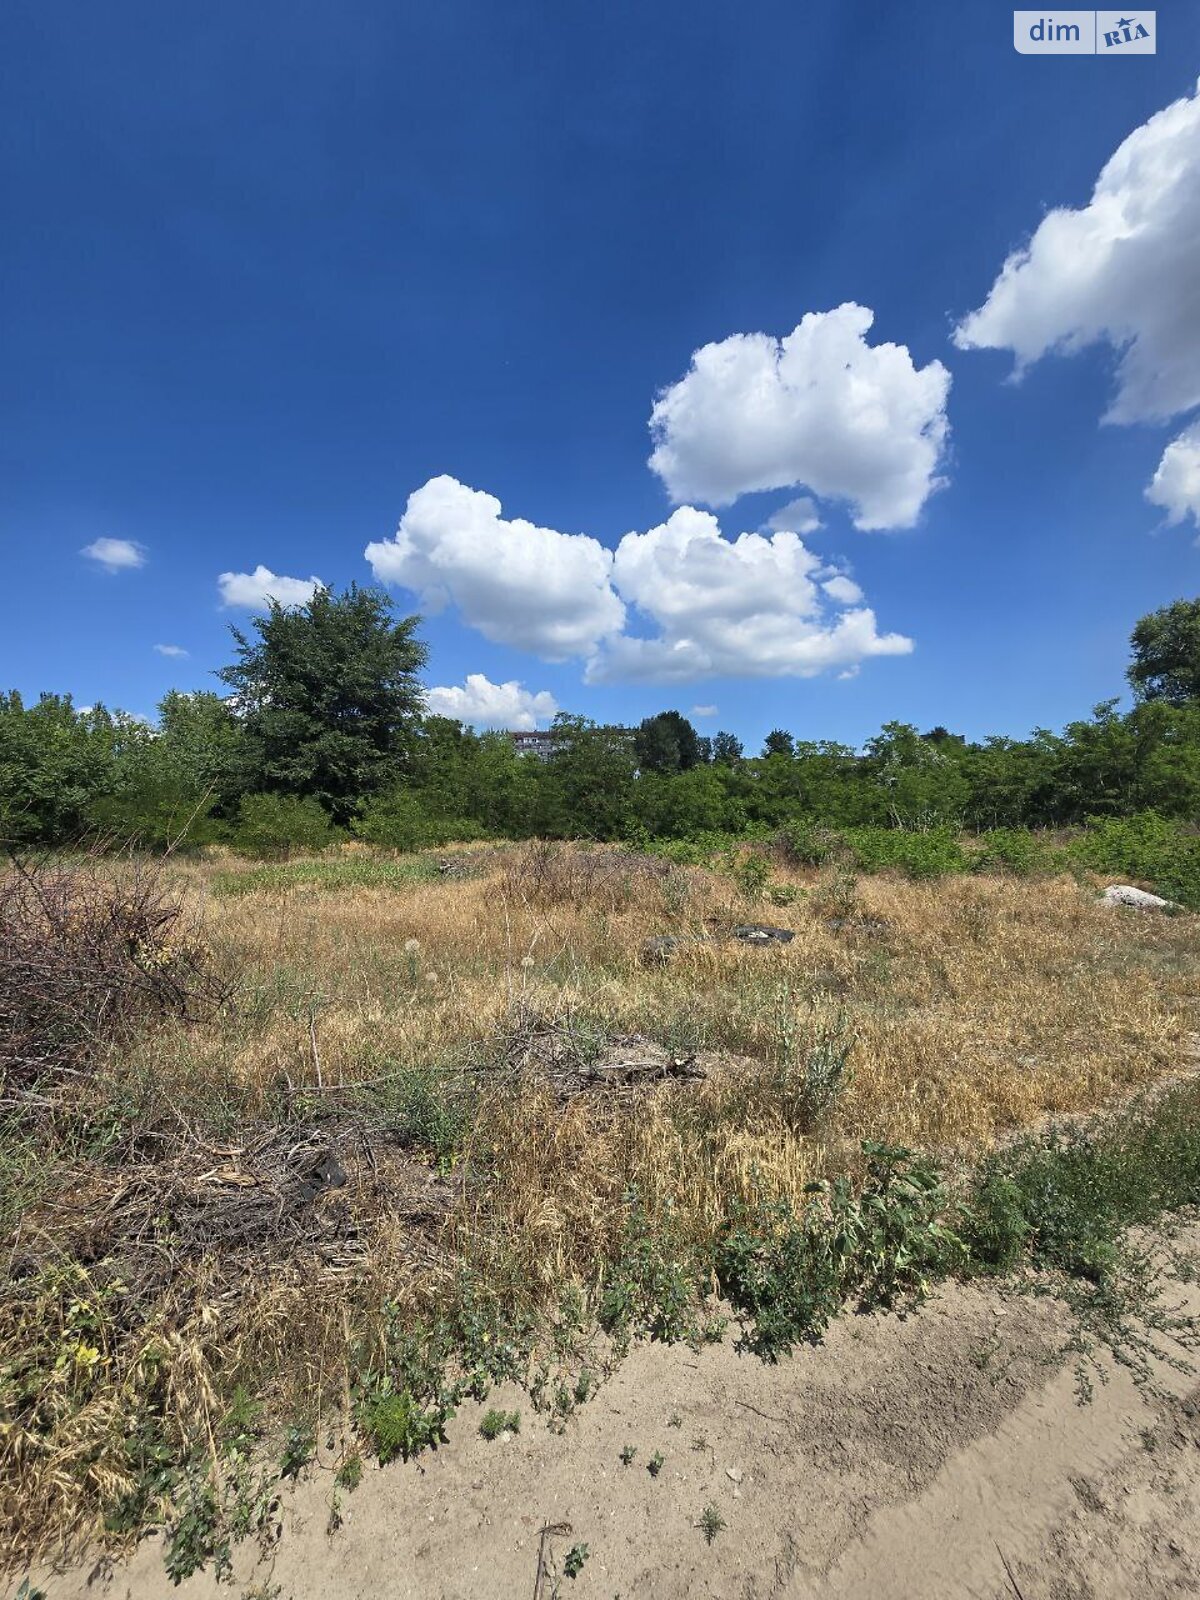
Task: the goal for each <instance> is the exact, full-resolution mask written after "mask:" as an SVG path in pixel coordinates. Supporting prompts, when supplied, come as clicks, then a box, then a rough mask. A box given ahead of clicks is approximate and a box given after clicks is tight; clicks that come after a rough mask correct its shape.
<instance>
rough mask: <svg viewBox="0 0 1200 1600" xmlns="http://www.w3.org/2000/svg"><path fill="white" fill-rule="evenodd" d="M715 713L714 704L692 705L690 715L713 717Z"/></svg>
mask: <svg viewBox="0 0 1200 1600" xmlns="http://www.w3.org/2000/svg"><path fill="white" fill-rule="evenodd" d="M716 714H717V708H716V706H693V707H692V715H693V716H694V717H706V718H707V717H715V716H716Z"/></svg>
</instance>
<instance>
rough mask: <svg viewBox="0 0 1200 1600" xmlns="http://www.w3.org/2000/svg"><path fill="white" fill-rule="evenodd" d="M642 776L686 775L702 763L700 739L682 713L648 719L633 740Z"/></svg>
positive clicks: (639, 727)
mask: <svg viewBox="0 0 1200 1600" xmlns="http://www.w3.org/2000/svg"><path fill="white" fill-rule="evenodd" d="M633 746H634V750H635V751H636V753H637V759H638V766H639V767H640V768H641V770H642V771H643V772H687V771H688V770H689V769H690V768H691V767H695V766H698V765H699V763H700V755H701V752H700V739H699V736H698V735H697V733H696V730H695V728H693V726H692V724H691V723H690V722H689V721H688V719H687V718H686V717H685V716H684V715H683V713H682V712H681V711H660V712H659V713H658V715H657V716H654V717H647V718H646V719H645V720H644V721H643V722H642V723H641V724H640V725H639V726H638V729H637V732H636V733H635V734H634V736H633Z"/></svg>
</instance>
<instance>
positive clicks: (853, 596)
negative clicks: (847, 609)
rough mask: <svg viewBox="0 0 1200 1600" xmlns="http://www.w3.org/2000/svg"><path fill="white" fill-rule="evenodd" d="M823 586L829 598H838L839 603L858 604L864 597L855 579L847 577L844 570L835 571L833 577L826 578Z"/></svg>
mask: <svg viewBox="0 0 1200 1600" xmlns="http://www.w3.org/2000/svg"><path fill="white" fill-rule="evenodd" d="M821 587H822V589H824V591H825V593H826V594H827V595H828V596H829V598H830V599H831V600H836V601H837V602H838V604H839V605H844V606H853V605H857V604H858V602H859V601H860V600H861V599H862V597H863V592H862V590H861V589H860V588H859V587H858V585H857V584H856V583H855V582H854V579H853V578H848V577H846V575H845V573H844V572H835V573H834V575H833V577H832V578H824V579H823V580H822V582H821Z"/></svg>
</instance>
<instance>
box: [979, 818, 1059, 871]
mask: <svg viewBox="0 0 1200 1600" xmlns="http://www.w3.org/2000/svg"><path fill="white" fill-rule="evenodd" d="M977 843H978V847H979V848H978V851H977V853H976V854H975V855H974V857H973V858H972V860H971V871H972V872H999V873H1010V874H1011V875H1012V876H1013V877H1016V878H1029V877H1033V876H1035V875H1036V874H1039V873H1048V872H1055V871H1058V870H1059V869H1060V868H1061V867H1062V865H1063V864H1064V857H1063V853H1062V851H1060V850H1056V849H1054V848H1053V846H1051V845H1050V844H1049V843H1047V842H1046V840H1044V839H1043V838H1041V837H1039V836H1038V835H1037V834H1036V833H1031V832H1030V830H1029V829H1028V828H989V829H988V831H987V832H986V833H981V834H980V835H979V836H978V840H977Z"/></svg>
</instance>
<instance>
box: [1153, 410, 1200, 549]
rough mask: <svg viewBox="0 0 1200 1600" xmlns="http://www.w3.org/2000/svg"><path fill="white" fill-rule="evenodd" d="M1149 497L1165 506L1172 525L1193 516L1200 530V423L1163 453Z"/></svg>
mask: <svg viewBox="0 0 1200 1600" xmlns="http://www.w3.org/2000/svg"><path fill="white" fill-rule="evenodd" d="M1146 498H1147V500H1150V501H1152V502H1153V503H1154V504H1155V505H1156V506H1162V507H1163V509H1164V510H1165V511H1166V513H1167V521H1168V522H1182V521H1183V520H1184V518H1185V517H1188V516H1190V517H1191V518H1192V519H1193V521H1194V522H1195V523H1196V526H1197V527H1200V422H1194V423H1193V424H1192V426H1191V427H1190V428H1186V429H1185V430H1184V431H1183V433H1181V434H1180V435H1179V437H1178V439H1173V440H1172V441H1171V443H1170V444H1169V445H1168V446H1167V448H1166V449H1165V450H1164V451H1163V458H1162V460H1161V461H1160V462H1159V463H1158V471H1157V472H1156V473H1155V474H1154V477H1153V478H1152V479H1151V480H1150V486H1149V488H1148V489H1147V490H1146Z"/></svg>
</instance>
